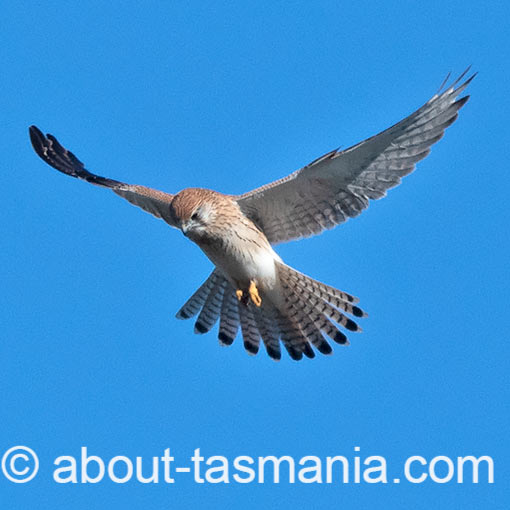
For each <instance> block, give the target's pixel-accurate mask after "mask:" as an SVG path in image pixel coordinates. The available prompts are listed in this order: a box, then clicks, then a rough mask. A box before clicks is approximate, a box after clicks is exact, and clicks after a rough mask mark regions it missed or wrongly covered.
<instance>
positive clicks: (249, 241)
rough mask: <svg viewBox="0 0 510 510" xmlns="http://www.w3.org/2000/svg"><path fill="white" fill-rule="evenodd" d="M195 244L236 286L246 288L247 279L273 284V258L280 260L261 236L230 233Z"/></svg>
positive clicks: (248, 281) (261, 283)
mask: <svg viewBox="0 0 510 510" xmlns="http://www.w3.org/2000/svg"><path fill="white" fill-rule="evenodd" d="M199 246H200V248H201V249H202V251H203V252H204V253H205V254H206V255H207V257H208V258H209V259H210V260H211V261H212V262H213V264H214V265H215V266H216V267H218V268H219V269H220V270H221V271H222V272H223V273H224V274H225V276H226V277H227V278H228V279H229V280H230V282H231V283H232V284H233V285H234V286H236V288H243V287H245V286H246V287H248V286H249V283H250V281H251V280H255V281H256V282H258V283H259V285H261V287H267V288H268V289H270V288H272V287H274V283H275V280H276V268H275V260H281V259H280V257H279V256H278V255H277V253H276V252H275V251H274V250H273V249H272V248H271V246H270V244H269V243H268V242H267V240H266V239H265V238H264V239H262V240H261V239H253V238H251V237H249V236H247V237H243V236H242V235H241V236H239V235H235V234H231V235H226V236H224V237H222V238H220V239H217V240H216V242H207V243H203V244H202V243H200V244H199Z"/></svg>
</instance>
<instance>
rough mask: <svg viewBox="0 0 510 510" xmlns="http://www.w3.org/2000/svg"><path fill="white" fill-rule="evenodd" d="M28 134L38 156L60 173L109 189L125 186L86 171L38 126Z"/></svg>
mask: <svg viewBox="0 0 510 510" xmlns="http://www.w3.org/2000/svg"><path fill="white" fill-rule="evenodd" d="M28 132H29V135H30V141H31V142H32V147H33V148H34V150H35V152H36V153H37V155H38V156H39V157H40V158H41V159H42V160H43V161H44V162H45V163H47V164H48V165H50V166H52V167H53V168H55V169H56V170H58V171H59V172H62V173H64V174H66V175H70V176H71V177H76V178H78V179H83V180H85V181H87V182H90V183H91V184H96V185H98V186H104V187H107V188H119V189H120V188H121V187H122V186H125V185H124V183H122V182H120V181H115V180H113V179H108V178H106V177H101V176H100V175H95V174H93V173H91V172H89V171H88V170H86V169H85V165H84V164H83V163H82V162H81V161H80V160H79V159H78V158H77V157H76V156H75V155H74V154H73V153H72V152H71V151H69V150H67V149H66V148H65V147H63V146H62V145H61V144H60V143H59V141H58V140H57V139H56V138H55V137H54V136H53V135H50V134H47V135H46V136H45V135H44V134H43V133H42V131H41V130H40V129H39V128H38V127H36V126H30V127H29V128H28Z"/></svg>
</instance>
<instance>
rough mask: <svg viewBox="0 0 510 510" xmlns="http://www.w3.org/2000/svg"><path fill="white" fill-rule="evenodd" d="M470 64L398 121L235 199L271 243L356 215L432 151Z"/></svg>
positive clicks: (462, 101)
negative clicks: (369, 136) (448, 85)
mask: <svg viewBox="0 0 510 510" xmlns="http://www.w3.org/2000/svg"><path fill="white" fill-rule="evenodd" d="M468 70H469V68H468V69H466V71H464V73H462V75H461V76H460V77H459V78H458V79H457V80H456V81H455V82H454V83H453V84H452V85H451V86H450V87H448V88H447V89H446V90H444V91H441V89H443V87H444V85H445V83H446V80H445V83H443V85H442V86H441V88H440V90H439V92H438V93H437V94H436V95H435V96H434V97H432V98H431V99H430V100H429V101H428V102H427V103H425V105H423V106H422V107H421V108H420V109H418V110H416V111H415V112H414V113H413V114H411V115H409V117H407V118H405V119H404V120H402V121H400V122H399V123H398V124H395V125H394V126H392V127H390V128H389V129H386V130H385V131H383V132H382V133H379V134H378V135H375V136H373V137H371V138H368V139H367V140H365V141H363V142H361V143H358V144H357V145H354V146H353V147H351V148H349V149H346V150H344V151H332V152H329V153H328V154H325V155H324V156H322V157H321V158H319V159H316V160H315V161H313V162H312V163H310V164H309V165H307V166H305V167H304V168H302V169H301V170H298V171H296V172H294V173H292V174H290V175H289V176H287V177H285V178H283V179H280V180H278V181H275V182H273V183H271V184H266V185H265V186H262V187H260V188H257V189H255V190H253V191H250V192H248V193H245V194H244V195H240V196H238V197H237V202H238V204H239V206H240V207H241V209H242V210H243V212H244V213H245V214H246V215H247V216H248V217H250V218H251V219H252V220H253V221H254V222H255V223H256V224H257V225H258V227H259V228H260V229H261V230H262V231H263V232H264V233H265V235H266V236H267V238H268V240H269V242H270V243H279V242H283V241H290V240H292V239H299V238H301V237H308V236H311V235H314V234H318V233H319V232H322V231H323V230H325V229H329V228H333V227H334V226H336V225H338V224H340V223H342V222H344V221H346V220H347V219H348V218H352V217H354V216H358V215H359V214H360V213H361V212H362V211H363V210H364V209H366V208H367V207H368V204H369V199H378V198H381V197H384V196H385V195H386V191H387V190H388V189H389V188H392V187H394V186H397V185H398V184H399V183H400V179H401V178H402V177H403V176H405V175H407V174H409V173H411V172H412V171H413V170H414V167H415V164H416V163H417V162H418V161H420V160H421V159H423V158H424V157H425V156H427V154H428V153H429V152H430V147H431V145H432V144H434V143H436V142H437V141H438V140H439V139H440V138H441V137H442V136H443V134H444V130H445V129H446V128H447V127H448V126H450V125H451V124H452V123H453V122H454V121H455V119H456V118H457V116H458V113H457V112H458V111H459V109H460V108H461V107H462V106H463V105H464V104H465V103H466V101H467V100H468V98H469V96H465V97H462V98H460V99H457V97H458V96H459V95H460V94H461V93H462V91H463V90H464V89H465V88H466V87H467V86H468V84H469V83H470V82H471V80H472V79H473V78H474V77H475V75H472V76H471V77H470V78H468V79H467V80H466V81H465V82H464V83H462V84H461V85H459V86H457V84H458V83H459V82H460V81H461V80H462V79H463V78H464V76H465V75H466V73H467V72H468Z"/></svg>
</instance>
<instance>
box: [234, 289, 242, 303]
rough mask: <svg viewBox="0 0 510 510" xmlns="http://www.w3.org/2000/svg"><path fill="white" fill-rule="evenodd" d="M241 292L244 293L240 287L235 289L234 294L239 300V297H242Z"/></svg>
mask: <svg viewBox="0 0 510 510" xmlns="http://www.w3.org/2000/svg"><path fill="white" fill-rule="evenodd" d="M243 294H244V293H243V291H242V290H241V289H237V290H236V296H237V299H238V300H239V301H241V299H243Z"/></svg>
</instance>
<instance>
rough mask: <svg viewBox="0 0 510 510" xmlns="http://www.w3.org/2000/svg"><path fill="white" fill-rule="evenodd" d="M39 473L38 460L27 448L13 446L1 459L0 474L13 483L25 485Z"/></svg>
mask: <svg viewBox="0 0 510 510" xmlns="http://www.w3.org/2000/svg"><path fill="white" fill-rule="evenodd" d="M37 471H39V458H38V457H37V455H36V454H35V452H34V450H32V449H31V448H28V447H27V446H13V447H12V448H9V449H8V450H7V451H6V452H5V453H4V455H3V457H2V472H3V474H4V476H5V478H7V479H8V480H10V481H11V482H14V483H26V482H29V481H30V480H32V478H34V476H35V475H36V474H37Z"/></svg>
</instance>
